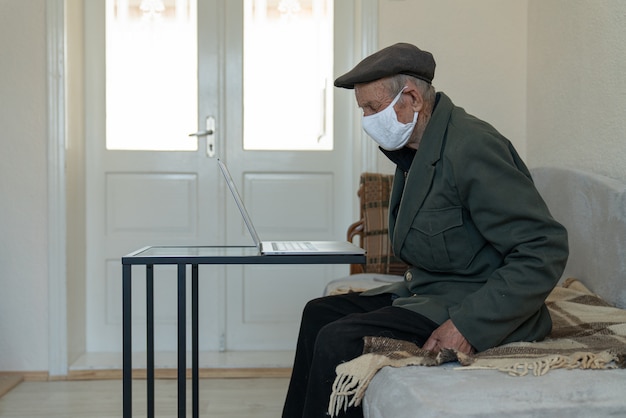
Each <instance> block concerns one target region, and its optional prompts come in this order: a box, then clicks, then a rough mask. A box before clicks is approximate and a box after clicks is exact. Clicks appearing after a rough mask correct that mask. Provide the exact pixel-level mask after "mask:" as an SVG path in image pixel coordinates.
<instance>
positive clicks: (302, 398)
mask: <svg viewBox="0 0 626 418" xmlns="http://www.w3.org/2000/svg"><path fill="white" fill-rule="evenodd" d="M391 303H392V295H391V294H383V295H378V296H359V294H358V293H349V294H346V295H337V296H325V297H322V298H318V299H314V300H312V301H310V302H308V303H307V305H306V306H305V308H304V311H303V314H302V321H301V323H300V333H299V335H298V343H297V346H296V356H295V360H294V365H293V371H292V374H291V381H290V382H289V389H288V391H287V398H286V400H285V405H284V408H283V415H282V416H283V418H300V417H302V418H320V417H326V416H328V415H327V410H328V402H329V400H330V394H331V392H332V384H333V381H334V380H335V368H336V367H337V365H338V364H340V363H343V362H346V361H349V360H352V359H354V358H356V357H358V356H359V355H361V354H362V352H363V337H365V336H384V337H390V338H395V339H399V340H405V341H411V342H414V343H415V344H417V345H419V346H420V347H421V346H422V345H423V344H424V343H425V342H426V340H427V339H428V337H429V336H430V334H431V333H432V332H433V331H434V330H435V328H437V326H438V325H437V324H436V323H435V322H433V321H431V320H430V319H428V318H426V317H424V316H422V315H420V314H418V313H415V312H412V311H409V310H408V309H404V308H398V307H394V306H391ZM339 416H340V417H362V416H363V411H362V409H361V407H360V406H359V407H357V408H354V407H350V408H348V410H347V412H346V413H345V414H344V415H341V414H340V415H339Z"/></svg>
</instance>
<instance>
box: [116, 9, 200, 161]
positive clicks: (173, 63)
mask: <svg viewBox="0 0 626 418" xmlns="http://www.w3.org/2000/svg"><path fill="white" fill-rule="evenodd" d="M196 11H197V6H196V0H106V148H107V149H109V150H180V151H185V150H187V151H194V150H197V147H198V144H197V140H196V139H195V138H189V137H188V136H187V135H188V134H189V133H190V132H195V131H196V128H197V120H198V119H197V118H198V104H197V103H198V99H197V97H198V69H197V68H198V65H197V40H196V39H197V30H196V27H197V14H196Z"/></svg>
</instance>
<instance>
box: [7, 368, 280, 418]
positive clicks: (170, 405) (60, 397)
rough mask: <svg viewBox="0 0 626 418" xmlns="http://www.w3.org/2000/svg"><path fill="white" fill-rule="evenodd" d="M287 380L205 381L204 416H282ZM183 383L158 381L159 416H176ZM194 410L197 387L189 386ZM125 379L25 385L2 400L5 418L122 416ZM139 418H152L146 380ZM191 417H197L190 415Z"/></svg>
mask: <svg viewBox="0 0 626 418" xmlns="http://www.w3.org/2000/svg"><path fill="white" fill-rule="evenodd" d="M288 383H289V380H288V379H287V378H246V379H201V380H200V415H201V416H202V417H219V418H250V417H255V418H276V417H279V416H280V413H281V410H282V405H283V401H284V399H285V394H286V393H287V385H288ZM176 385H177V381H176V380H173V379H166V380H157V381H156V383H155V398H156V402H155V408H156V416H158V417H175V416H176V411H177V395H176V394H177V386H176ZM187 394H188V402H187V410H188V411H191V396H190V394H191V383H190V382H189V381H188V385H187ZM121 411H122V382H121V380H89V381H51V382H34V381H24V382H21V383H19V384H17V386H15V387H14V388H12V389H11V390H9V391H8V393H6V394H5V395H4V396H2V397H1V398H0V417H6V418H10V417H21V418H23V417H29V418H36V417H50V418H61V417H62V418H70V417H80V418H93V417H120V416H121ZM133 411H134V412H133V416H139V417H142V416H144V417H145V416H146V381H145V380H134V381H133ZM188 416H191V415H190V413H189V414H188Z"/></svg>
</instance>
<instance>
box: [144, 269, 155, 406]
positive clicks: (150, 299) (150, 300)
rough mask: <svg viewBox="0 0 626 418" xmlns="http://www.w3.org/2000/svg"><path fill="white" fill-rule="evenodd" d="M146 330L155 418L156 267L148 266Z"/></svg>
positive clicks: (149, 376) (149, 385) (150, 385)
mask: <svg viewBox="0 0 626 418" xmlns="http://www.w3.org/2000/svg"><path fill="white" fill-rule="evenodd" d="M146 329H147V335H146V337H147V344H146V349H147V350H148V353H147V365H146V366H147V368H148V370H147V376H146V381H147V385H148V417H149V418H152V417H154V266H153V265H147V266H146Z"/></svg>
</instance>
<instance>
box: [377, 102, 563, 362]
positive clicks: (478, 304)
mask: <svg viewBox="0 0 626 418" xmlns="http://www.w3.org/2000/svg"><path fill="white" fill-rule="evenodd" d="M437 97H438V102H437V105H436V107H435V110H434V112H433V114H432V116H431V120H430V122H429V123H428V126H427V127H426V131H425V133H424V136H423V138H422V141H421V143H420V146H419V149H418V151H417V153H416V154H415V157H414V159H413V163H412V164H411V168H410V170H409V171H408V173H406V175H405V173H404V172H403V171H402V170H401V169H400V168H398V169H397V170H396V174H395V178H394V183H393V189H392V192H391V200H390V205H389V213H390V215H389V231H390V238H391V242H392V246H393V250H394V252H395V254H396V255H398V256H399V257H400V258H402V260H404V261H405V262H407V263H408V264H409V265H411V266H412V267H411V268H410V269H409V270H408V271H407V272H406V274H405V277H404V281H403V282H399V283H394V284H392V285H389V286H385V287H382V288H378V289H373V290H371V291H369V292H366V293H365V295H367V294H380V293H394V294H396V295H398V296H399V297H398V298H397V299H395V301H394V305H395V306H401V307H403V308H406V309H410V310H412V311H415V312H418V313H420V314H422V315H424V316H426V317H428V318H430V319H432V320H433V321H435V322H437V323H439V324H441V323H443V322H444V321H446V320H447V319H452V322H453V323H454V324H455V326H456V327H457V329H458V330H459V331H460V332H461V334H463V336H464V337H465V338H466V339H467V340H468V341H469V342H470V343H471V344H472V346H474V347H475V348H476V349H477V350H478V351H483V350H486V349H487V348H490V347H494V346H497V345H500V344H504V343H508V342H512V341H534V340H540V339H543V338H544V337H545V336H546V335H547V334H548V333H549V332H550V330H551V327H552V321H551V319H550V315H549V313H548V310H547V308H546V306H545V304H544V302H545V298H546V297H547V295H548V293H549V292H550V291H551V290H552V289H553V287H554V286H555V285H556V283H557V281H558V280H559V278H560V277H561V274H562V273H563V269H564V268H565V263H566V261H567V256H568V245H567V232H566V230H565V228H564V227H563V226H562V225H561V224H559V223H558V222H556V221H555V220H554V219H553V218H552V216H551V215H550V212H549V210H548V208H547V206H546V204H545V202H544V201H543V199H542V198H541V196H540V195H539V193H538V192H537V189H536V188H535V186H534V184H533V181H532V179H531V175H530V173H529V171H528V169H527V167H526V165H525V164H524V162H523V161H522V160H521V158H520V157H519V156H518V154H517V152H516V151H515V149H514V148H513V145H512V144H511V143H510V142H509V141H508V140H507V139H506V138H504V137H503V136H502V135H501V134H500V133H498V132H497V131H496V130H495V129H494V128H493V127H492V126H490V125H489V124H487V123H485V122H483V121H481V120H479V119H477V118H475V117H473V116H471V115H468V114H467V113H466V112H465V111H464V110H463V109H462V108H459V107H456V106H454V104H453V103H452V101H451V100H450V99H449V98H448V97H447V96H446V95H445V94H443V93H438V95H437Z"/></svg>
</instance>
